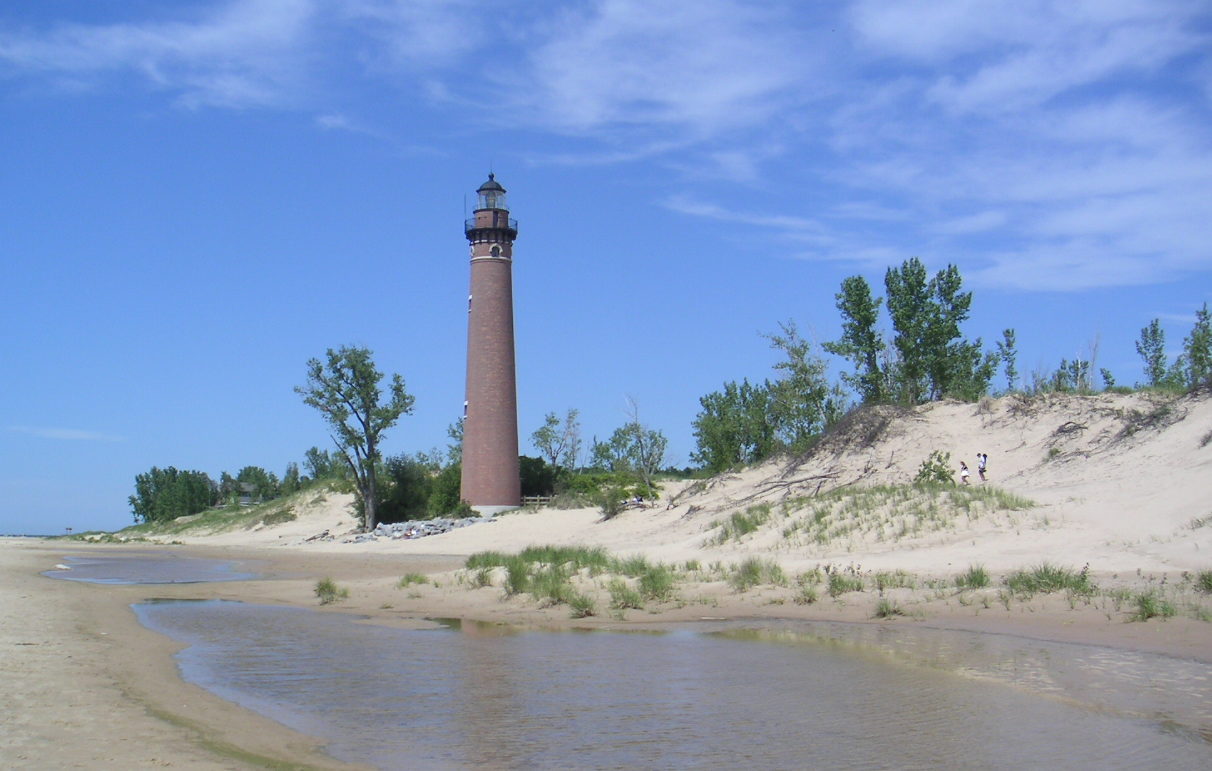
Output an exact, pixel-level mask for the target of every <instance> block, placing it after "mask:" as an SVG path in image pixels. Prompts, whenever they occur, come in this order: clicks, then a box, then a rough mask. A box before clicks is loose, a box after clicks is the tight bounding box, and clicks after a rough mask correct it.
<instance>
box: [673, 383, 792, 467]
mask: <svg viewBox="0 0 1212 771" xmlns="http://www.w3.org/2000/svg"><path fill="white" fill-rule="evenodd" d="M770 403H771V395H770V387H769V384H768V383H763V384H762V385H752V384H751V383H750V382H749V380H748V379H746V380H742V381H741V383H740V384H739V385H738V384H737V383H735V382H729V383H725V384H724V390H723V391H713V392H711V393H709V394H707V395H706V396H703V397H701V398H700V399H699V404H700V405H701V406H702V408H703V409H702V411H701V412H699V414H698V416H697V417H695V419H694V436H695V440H696V441H697V445H698V449H697V451H696V452H695V453H693V456H692V459H693V460H694V462H695V463H698V464H700V465H701V466H702V467H703V468H705V469H707V470H708V471H711V472H718V471H723V470H724V469H728V468H732V467H734V466H738V465H740V464H743V463H756V462H757V461H760V460H763V459H765V458H767V457H769V456H771V455H773V454H774V453H775V452H776V451H777V450H778V448H779V442H778V437H777V436H776V434H775V428H774V425H773V423H772V422H771V421H770V420H769V418H768V413H769V412H770Z"/></svg>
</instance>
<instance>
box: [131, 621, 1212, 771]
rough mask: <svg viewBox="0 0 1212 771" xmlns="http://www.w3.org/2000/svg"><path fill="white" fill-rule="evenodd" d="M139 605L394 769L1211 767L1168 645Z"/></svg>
mask: <svg viewBox="0 0 1212 771" xmlns="http://www.w3.org/2000/svg"><path fill="white" fill-rule="evenodd" d="M135 609H136V612H137V614H138V616H139V619H140V620H141V621H142V622H143V623H144V624H145V625H147V626H148V627H150V628H152V629H154V630H157V631H159V632H162V633H164V634H167V635H169V636H171V637H174V638H176V639H178V640H181V641H184V642H186V643H188V645H189V647H187V648H186V649H185V650H183V651H182V652H181V653H180V654H178V660H179V664H180V667H181V671H182V673H183V675H184V677H185V678H186V679H187V680H189V681H191V682H195V683H198V684H199V685H202V686H203V687H205V688H208V689H210V690H211V691H213V692H215V693H216V694H218V695H219V696H221V697H223V698H226V699H229V700H231V701H234V702H236V703H239V704H242V705H244V706H246V707H248V708H250V709H253V710H255V711H257V712H260V713H262V714H265V715H267V716H269V717H272V718H274V719H276V720H278V721H279V722H281V723H283V724H285V725H288V726H290V727H292V728H294V729H296V730H299V731H302V732H304V733H308V734H311V735H314V736H318V737H321V738H323V739H326V740H327V741H328V742H329V744H328V751H329V752H330V753H331V754H333V755H334V756H335V757H338V758H341V759H345V760H355V761H362V762H367V763H370V764H373V765H375V766H378V767H380V768H384V769H404V768H408V769H429V768H434V769H441V768H466V767H470V766H477V765H483V766H487V767H489V768H736V767H747V768H754V769H765V768H815V767H835V768H836V767H845V768H859V769H891V768H897V769H912V768H939V767H948V768H990V769H998V768H1007V769H1009V768H1014V769H1018V768H1030V767H1034V768H1042V767H1048V768H1061V769H1067V768H1074V769H1076V768H1092V767H1098V768H1139V767H1146V766H1153V767H1162V768H1167V769H1183V768H1192V769H1194V768H1199V769H1206V768H1209V767H1212V743H1210V742H1209V741H1207V740H1206V739H1204V738H1201V735H1200V730H1202V729H1206V728H1208V726H1209V725H1212V720H1210V721H1209V723H1208V724H1204V723H1202V721H1203V719H1204V718H1203V717H1201V715H1205V716H1206V715H1207V714H1208V709H1209V700H1212V696H1210V695H1209V691H1208V689H1207V677H1208V671H1207V669H1208V668H1207V667H1206V666H1204V665H1200V664H1195V663H1194V662H1185V661H1180V660H1175V659H1169V658H1166V657H1160V656H1145V655H1140V656H1134V655H1128V656H1121V654H1119V653H1116V652H1110V651H1105V650H1100V649H1092V648H1085V647H1082V646H1064V645H1057V644H1045V643H1035V642H1030V641H1022V640H1017V641H1016V640H1014V639H1013V638H997V637H993V638H990V637H989V636H978V635H968V634H963V633H951V632H948V633H932V632H928V631H922V632H916V631H915V632H908V636H907V638H906V639H894V638H896V637H904V636H905V634H906V632H902V631H900V630H892V631H881V630H884V629H885V628H882V627H872V626H858V627H845V626H844V625H807V624H798V625H792V624H786V625H783V626H782V628H776V629H773V630H765V631H762V632H754V631H749V630H741V629H724V630H723V631H720V632H718V633H712V634H704V633H700V632H697V631H696V632H690V631H676V632H669V633H609V632H553V631H540V630H526V629H514V628H509V627H501V626H486V625H480V624H463V625H453V626H451V627H449V628H443V629H438V630H404V629H395V628H389V627H383V626H376V625H373V624H369V623H365V622H360V621H358V620H356V619H354V618H352V617H349V616H344V615H340V614H335V613H321V612H317V611H311V610H306V609H299V608H284V607H274V606H260V605H247V604H241V603H233V602H222V601H210V600H208V601H203V602H173V601H170V602H156V603H145V604H140V605H136V606H135ZM906 631H907V630H906ZM1151 678H1156V679H1157V682H1159V683H1161V685H1159V686H1157V687H1156V689H1154V688H1153V686H1151V685H1149V683H1150V682H1151V681H1152V680H1151ZM1199 678H1203V679H1202V680H1200V679H1199ZM1175 685H1182V686H1183V688H1185V690H1183V691H1182V692H1181V693H1180V694H1179V697H1178V699H1177V701H1174V700H1170V699H1169V697H1168V695H1167V694H1168V693H1169V692H1170V691H1171V688H1172V686H1175ZM1151 689H1152V690H1155V691H1156V692H1152V691H1151ZM1134 694H1135V695H1134ZM1141 694H1143V696H1142V695H1141ZM1209 736H1212V731H1210V732H1209Z"/></svg>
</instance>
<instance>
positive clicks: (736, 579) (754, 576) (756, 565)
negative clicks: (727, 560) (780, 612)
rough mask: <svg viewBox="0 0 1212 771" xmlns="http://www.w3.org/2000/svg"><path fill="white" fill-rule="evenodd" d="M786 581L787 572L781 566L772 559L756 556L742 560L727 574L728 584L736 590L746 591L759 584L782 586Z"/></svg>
mask: <svg viewBox="0 0 1212 771" xmlns="http://www.w3.org/2000/svg"><path fill="white" fill-rule="evenodd" d="M786 583H787V574H786V573H784V572H783V568H782V566H780V565H779V564H778V563H777V562H775V561H774V560H763V559H760V558H758V557H749V558H748V559H745V560H742V561H741V563H740V564H739V565H737V566H736V567H735V568H734V569H733V570H732V572H730V573H729V574H728V584H729V585H730V586H731V587H732V588H733V589H734V590H736V591H737V592H747V591H749V590H750V589H752V588H753V587H755V586H760V585H761V584H773V585H775V586H784V585H786Z"/></svg>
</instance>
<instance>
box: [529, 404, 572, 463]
mask: <svg viewBox="0 0 1212 771" xmlns="http://www.w3.org/2000/svg"><path fill="white" fill-rule="evenodd" d="M579 414H580V413H578V412H577V411H576V410H574V409H569V410H568V412H567V414H565V416H564V419H563V420H560V418H559V417H558V416H557V415H556V414H555V413H554V412H549V413H547V414H546V415H545V416H544V417H543V425H542V426H540V427H539V428H538V429H536V430H535V432H534V433H533V434H531V435H530V441H531V442H532V443H533V444H534V446H535V448H536V449H537V450H538V451H539V452H540V453H542V456H543V459H544V460H545V461H546V462H547V464H548V465H550V466H551V467H552V468H555V469H564V470H571V469H573V468H574V467H575V466H576V463H577V457H578V456H579V455H580V454H581V424H580V421H578V420H577V416H578V415H579Z"/></svg>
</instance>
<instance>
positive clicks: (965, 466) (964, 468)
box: [960, 460, 968, 484]
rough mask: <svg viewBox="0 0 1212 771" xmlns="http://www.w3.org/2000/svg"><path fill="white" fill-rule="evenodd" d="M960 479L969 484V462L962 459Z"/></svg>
mask: <svg viewBox="0 0 1212 771" xmlns="http://www.w3.org/2000/svg"><path fill="white" fill-rule="evenodd" d="M960 481H962V482H963V483H964V484H968V464H967V463H964V462H963V461H962V460H961V461H960Z"/></svg>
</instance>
